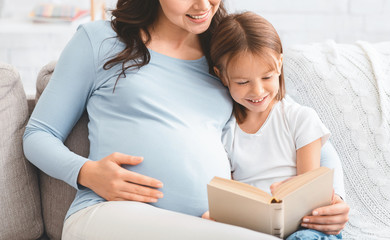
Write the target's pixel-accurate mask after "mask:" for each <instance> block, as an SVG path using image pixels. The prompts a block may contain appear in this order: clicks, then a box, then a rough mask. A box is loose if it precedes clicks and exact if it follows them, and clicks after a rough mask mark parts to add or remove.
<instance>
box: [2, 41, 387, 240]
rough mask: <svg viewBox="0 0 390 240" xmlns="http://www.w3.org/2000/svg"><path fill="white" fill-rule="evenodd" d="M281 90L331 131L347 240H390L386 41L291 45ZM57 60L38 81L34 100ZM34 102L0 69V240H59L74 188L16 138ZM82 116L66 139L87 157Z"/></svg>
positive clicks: (9, 70) (10, 72) (14, 76)
mask: <svg viewBox="0 0 390 240" xmlns="http://www.w3.org/2000/svg"><path fill="white" fill-rule="evenodd" d="M284 59H285V65H284V71H285V75H286V86H287V91H288V93H289V94H290V95H292V96H293V97H294V98H295V99H296V100H297V101H298V102H300V103H302V104H304V105H308V106H311V107H313V108H314V109H316V110H317V112H318V113H319V115H320V117H321V119H322V120H323V121H324V123H325V124H326V125H327V126H328V127H329V129H330V130H331V132H332V137H331V141H332V142H333V144H334V146H335V148H336V150H337V151H338V153H339V154H340V157H341V161H342V165H343V170H344V180H345V186H346V194H347V196H346V201H347V202H348V203H349V205H350V206H351V211H350V221H349V222H348V224H347V226H346V228H345V230H344V238H345V239H389V238H390V187H389V186H390V179H389V177H388V175H389V173H390V42H386V43H378V44H369V43H363V42H360V43H356V44H348V45H343V44H336V43H334V42H325V43H316V44H307V45H297V46H294V47H290V48H289V49H287V50H286V52H285V56H284ZM54 67H55V62H53V63H50V64H48V65H46V66H44V67H43V68H42V70H41V72H40V73H39V76H38V78H37V96H36V99H38V98H39V96H40V94H41V93H42V91H43V89H44V88H45V86H46V84H47V82H48V81H49V79H50V76H51V73H52V71H53V69H54ZM35 101H36V100H35V99H26V96H25V93H24V90H23V86H22V83H21V80H20V76H19V74H18V72H17V70H16V69H15V68H13V67H12V66H10V65H7V64H0V240H6V239H7V240H8V239H60V236H61V229H62V224H63V219H64V216H65V213H66V210H67V208H68V207H69V205H70V203H71V201H72V199H73V196H74V194H75V190H74V189H72V188H71V187H69V186H67V185H66V184H65V183H63V182H61V181H59V180H56V179H54V178H51V177H49V176H47V175H46V174H45V173H43V172H41V171H39V170H38V169H36V168H35V167H34V166H32V165H31V164H30V163H29V162H28V161H27V160H26V159H25V157H24V155H23V150H22V135H23V132H24V127H25V125H26V123H27V121H28V118H29V114H30V113H31V112H32V110H33V108H34V105H35ZM87 121H88V118H87V116H86V115H83V117H82V118H81V119H80V120H79V122H78V123H77V124H76V126H75V128H74V129H73V131H72V133H71V134H70V135H69V137H68V139H67V140H66V145H67V146H68V147H69V148H70V149H71V150H72V151H75V152H76V153H79V154H81V155H83V156H87V155H88V151H89V142H88V138H87V134H88V131H87V127H86V126H87Z"/></svg>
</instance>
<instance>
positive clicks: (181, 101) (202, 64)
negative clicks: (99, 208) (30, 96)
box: [24, 21, 232, 217]
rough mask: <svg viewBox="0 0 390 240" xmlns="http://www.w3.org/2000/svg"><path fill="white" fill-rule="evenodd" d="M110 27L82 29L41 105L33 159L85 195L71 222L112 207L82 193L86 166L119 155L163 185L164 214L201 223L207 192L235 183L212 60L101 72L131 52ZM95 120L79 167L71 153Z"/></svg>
mask: <svg viewBox="0 0 390 240" xmlns="http://www.w3.org/2000/svg"><path fill="white" fill-rule="evenodd" d="M115 36H116V33H115V32H114V31H113V30H112V28H111V26H110V23H109V22H104V21H99V22H93V23H88V24H85V25H83V26H81V27H79V29H78V31H77V33H76V34H75V35H74V37H73V38H72V39H71V41H70V42H69V43H68V45H67V46H66V48H65V49H64V51H63V53H62V54H61V57H60V59H59V61H58V62H57V65H56V68H55V71H54V73H53V75H52V78H51V79H50V82H49V84H48V86H47V87H46V89H45V91H44V92H43V94H42V96H41V98H40V99H39V101H38V103H37V105H36V107H35V109H34V112H33V114H32V116H31V118H30V120H29V122H28V125H27V127H26V131H25V135H24V151H25V155H26V157H27V158H28V159H29V160H30V161H31V162H32V163H33V164H34V165H36V166H37V167H38V168H40V169H41V170H43V171H44V172H46V173H47V174H49V175H50V176H53V177H55V178H58V179H61V180H63V181H65V182H66V183H68V184H69V185H71V186H73V187H74V188H76V189H77V194H76V198H75V200H74V202H73V203H72V205H71V207H70V209H69V211H68V213H67V217H68V216H70V215H71V214H72V213H74V212H76V211H78V210H80V209H82V208H85V207H87V206H90V205H93V204H96V203H99V202H102V201H104V199H103V198H101V197H100V196H98V195H97V194H95V193H94V192H93V191H92V190H90V189H88V188H82V187H80V188H79V187H78V184H77V177H78V174H79V171H80V168H81V167H82V165H83V164H84V163H85V162H86V161H87V160H88V159H89V160H93V161H96V160H100V159H102V158H104V157H106V156H107V155H109V154H111V153H113V152H121V153H125V154H129V155H134V156H143V157H144V161H143V162H142V163H141V164H139V165H137V166H128V165H125V166H124V167H125V168H127V169H129V170H131V171H135V172H137V173H140V174H144V175H147V176H150V177H153V178H156V179H158V180H160V181H162V182H163V183H164V187H163V188H162V189H161V191H162V192H163V193H164V197H163V198H162V199H160V200H159V201H158V202H157V203H155V204H154V205H156V206H157V207H161V208H164V209H169V210H174V211H179V212H183V213H187V214H191V215H196V216H200V215H201V214H203V213H204V212H205V211H206V210H207V209H208V204H207V191H206V185H207V183H208V182H209V181H210V180H211V178H212V177H214V176H215V175H217V176H221V177H227V178H229V177H230V166H229V161H228V159H227V157H226V153H225V150H224V147H223V145H222V144H221V133H222V129H223V127H224V125H225V124H226V122H227V121H228V119H229V117H230V115H231V112H232V103H231V99H230V97H229V95H228V92H227V90H226V88H225V87H224V86H223V85H222V84H221V82H220V81H219V80H218V79H217V78H215V77H213V76H211V75H210V74H209V73H208V65H207V61H206V58H205V57H202V58H200V59H198V60H180V59H176V58H172V57H168V56H165V55H162V54H159V53H157V52H154V51H152V50H149V51H150V54H151V60H150V63H149V64H147V65H146V66H144V67H142V68H141V69H139V70H132V71H127V72H126V78H120V79H119V81H118V82H117V85H116V86H115V91H113V89H114V85H115V82H116V79H117V76H118V74H119V72H120V70H121V64H118V65H115V66H114V67H113V68H111V69H110V70H104V69H103V65H104V63H105V62H107V61H108V59H110V58H112V57H113V56H114V55H115V54H117V53H118V52H120V51H122V50H123V49H124V44H123V43H122V42H120V41H119V40H118V39H117V38H114V37H115ZM85 109H86V110H87V112H88V116H89V123H88V131H89V141H90V154H89V156H88V158H84V157H81V156H79V155H76V154H75V153H72V152H71V151H69V150H68V149H67V148H66V147H65V146H64V144H63V142H64V141H65V139H66V138H67V136H68V134H69V132H70V131H71V129H72V128H73V126H74V124H75V123H76V122H77V120H78V119H79V118H80V116H81V114H82V113H83V112H84V111H85Z"/></svg>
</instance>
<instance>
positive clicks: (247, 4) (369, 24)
mask: <svg viewBox="0 0 390 240" xmlns="http://www.w3.org/2000/svg"><path fill="white" fill-rule="evenodd" d="M0 1H4V4H5V5H4V6H3V7H4V9H3V11H2V13H3V16H6V17H8V18H10V17H11V18H12V17H16V18H23V17H25V16H26V15H27V13H28V12H29V11H30V10H31V9H32V8H33V6H34V5H35V4H36V3H38V2H53V3H61V2H66V3H68V4H74V3H77V4H79V5H80V6H82V7H88V4H89V0H66V1H65V0H0ZM106 2H107V5H108V6H110V7H112V6H114V5H115V3H114V2H115V0H106ZM225 3H226V5H227V7H228V9H229V11H230V12H236V11H244V10H251V11H254V12H256V13H258V14H260V15H262V16H264V17H265V18H267V19H268V20H269V21H270V22H271V23H272V24H273V25H274V26H275V28H276V29H277V31H278V32H279V35H280V36H281V39H282V42H283V45H284V47H285V48H286V47H288V46H290V45H293V44H299V43H310V42H320V41H325V40H326V39H334V40H335V41H336V42H340V43H353V42H355V41H357V40H365V41H369V42H380V41H390V0H225ZM0 15H1V13H0ZM75 29H76V27H75V26H67V25H63V26H53V25H52V26H47V25H46V26H45V25H27V26H21V25H17V24H16V25H12V24H11V26H10V24H9V23H8V22H4V21H3V20H1V19H0V61H2V62H7V63H10V64H12V65H14V66H15V67H17V69H18V70H19V72H20V74H21V77H22V80H23V83H24V85H25V87H26V91H27V93H28V94H31V95H32V94H34V93H35V88H34V84H35V80H36V76H37V73H38V71H39V69H40V68H41V67H42V66H43V65H44V64H46V63H48V62H49V61H51V60H54V59H57V58H58V56H59V54H60V52H61V50H62V49H63V48H64V46H65V44H66V42H67V41H68V40H69V39H70V37H71V35H72V34H73V33H74V31H75Z"/></svg>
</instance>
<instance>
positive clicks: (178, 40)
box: [147, 10, 203, 60]
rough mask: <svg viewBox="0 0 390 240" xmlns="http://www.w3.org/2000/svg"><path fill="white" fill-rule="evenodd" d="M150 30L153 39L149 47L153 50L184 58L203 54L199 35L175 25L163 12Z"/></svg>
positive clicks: (197, 56) (198, 56) (189, 58)
mask: <svg viewBox="0 0 390 240" xmlns="http://www.w3.org/2000/svg"><path fill="white" fill-rule="evenodd" d="M160 11H161V10H160ZM149 32H150V35H151V41H150V42H149V44H148V45H147V47H148V48H150V49H152V50H153V51H156V52H158V53H161V54H164V55H167V56H170V57H174V58H179V59H184V60H195V59H199V58H201V57H202V56H203V51H202V48H201V45H200V41H199V36H198V35H196V34H193V33H191V32H188V31H186V30H185V29H182V28H180V27H178V26H176V25H174V24H173V23H172V22H170V21H169V20H168V19H167V18H166V17H165V15H164V14H161V12H160V13H159V17H158V18H157V20H156V21H155V23H154V24H153V25H152V26H151V27H150V28H149Z"/></svg>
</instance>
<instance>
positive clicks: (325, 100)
mask: <svg viewBox="0 0 390 240" xmlns="http://www.w3.org/2000/svg"><path fill="white" fill-rule="evenodd" d="M284 71H285V78H286V86H287V93H288V94H289V95H291V96H292V97H293V98H294V99H295V100H296V101H297V102H299V103H301V104H303V105H307V106H311V107H313V108H314V109H316V111H317V112H318V114H319V116H320V118H321V119H322V121H323V122H324V123H325V125H326V126H327V127H328V128H329V129H330V131H331V133H332V136H331V141H332V143H333V144H334V146H335V148H336V150H337V151H338V153H339V155H340V158H341V161H342V165H343V170H344V180H345V187H346V194H347V199H346V201H347V202H348V204H349V205H350V207H351V211H350V220H349V222H348V224H347V226H346V228H345V231H344V235H343V236H344V239H390V42H384V43H377V44H369V43H367V42H357V43H356V44H336V43H335V42H333V41H329V42H325V43H316V44H311V45H299V46H294V47H291V48H290V49H288V50H287V51H286V53H285V65H284Z"/></svg>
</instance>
